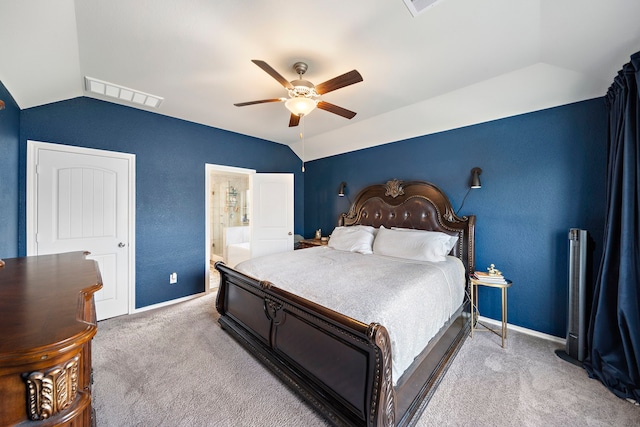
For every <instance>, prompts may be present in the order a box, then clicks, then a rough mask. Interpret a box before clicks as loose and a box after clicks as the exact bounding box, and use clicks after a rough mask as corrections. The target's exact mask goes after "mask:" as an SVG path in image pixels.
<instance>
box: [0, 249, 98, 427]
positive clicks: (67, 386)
mask: <svg viewBox="0 0 640 427" xmlns="http://www.w3.org/2000/svg"><path fill="white" fill-rule="evenodd" d="M85 256H86V253H84V252H71V253H66V254H59V255H43V256H33V257H24V258H12V259H5V260H4V261H5V263H6V264H5V266H4V267H0V426H14V425H19V426H54V425H55V426H58V425H60V426H69V427H70V426H74V427H79V426H90V425H91V424H92V422H93V420H92V409H91V340H92V338H93V336H94V335H95V334H96V331H97V323H96V310H95V304H94V301H93V294H94V293H95V292H96V291H98V290H99V289H100V288H102V279H101V277H100V272H99V270H98V265H97V263H96V262H95V261H92V260H87V259H86V258H85Z"/></svg>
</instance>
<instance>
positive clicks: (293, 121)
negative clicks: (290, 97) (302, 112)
mask: <svg viewBox="0 0 640 427" xmlns="http://www.w3.org/2000/svg"><path fill="white" fill-rule="evenodd" d="M299 123H300V116H297V115H295V114H293V113H291V117H289V127H290V128H292V127H294V126H298V124H299Z"/></svg>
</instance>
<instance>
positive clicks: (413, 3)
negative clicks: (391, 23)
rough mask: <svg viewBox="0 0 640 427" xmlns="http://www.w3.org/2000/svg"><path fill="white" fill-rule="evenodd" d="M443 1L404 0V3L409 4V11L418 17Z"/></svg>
mask: <svg viewBox="0 0 640 427" xmlns="http://www.w3.org/2000/svg"><path fill="white" fill-rule="evenodd" d="M441 1H443V0H404V4H406V5H407V8H408V9H409V12H411V14H412V15H413V16H414V17H416V16H418V15H419V14H421V13H422V12H424V11H425V10H427V9H429V8H430V7H432V6H435V5H436V4H437V3H440V2H441Z"/></svg>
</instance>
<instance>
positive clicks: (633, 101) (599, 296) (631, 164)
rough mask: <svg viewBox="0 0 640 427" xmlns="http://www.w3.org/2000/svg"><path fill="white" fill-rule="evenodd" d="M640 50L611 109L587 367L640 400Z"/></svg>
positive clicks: (620, 80) (613, 91)
mask: <svg viewBox="0 0 640 427" xmlns="http://www.w3.org/2000/svg"><path fill="white" fill-rule="evenodd" d="M639 83H640V52H638V53H636V54H634V55H632V56H631V61H630V62H629V63H628V64H626V65H625V66H624V67H623V68H622V70H621V71H620V72H619V73H618V76H617V77H616V78H615V80H614V82H613V84H612V85H611V87H610V88H609V91H608V93H607V96H606V103H607V107H608V110H609V136H608V153H607V157H608V159H607V211H606V216H605V230H604V242H603V255H602V260H601V262H600V269H599V272H598V277H597V279H596V284H595V289H594V296H593V310H592V312H591V318H590V322H589V334H588V341H587V342H588V348H587V351H588V353H587V358H586V360H585V364H584V366H585V368H586V370H587V372H588V373H589V376H590V377H592V378H598V379H599V380H600V381H602V383H603V384H604V385H605V386H607V388H609V390H611V391H612V392H613V393H615V394H616V395H617V396H619V397H621V398H626V399H633V400H635V401H636V402H640V250H639V248H640V214H639V211H640V210H639V202H638V193H639V192H640V133H639V128H640V91H639V88H638V86H639V85H638V84H639Z"/></svg>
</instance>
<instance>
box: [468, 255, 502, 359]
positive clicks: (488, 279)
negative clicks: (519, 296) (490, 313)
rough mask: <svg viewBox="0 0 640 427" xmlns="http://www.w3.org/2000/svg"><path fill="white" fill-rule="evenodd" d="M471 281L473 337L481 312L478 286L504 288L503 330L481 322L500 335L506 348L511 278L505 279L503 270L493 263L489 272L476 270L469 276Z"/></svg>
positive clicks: (486, 327)
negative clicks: (508, 293)
mask: <svg viewBox="0 0 640 427" xmlns="http://www.w3.org/2000/svg"><path fill="white" fill-rule="evenodd" d="M469 281H470V282H471V283H470V286H469V288H470V291H471V292H470V294H471V295H470V300H471V337H472V338H473V332H474V330H476V323H480V322H479V321H478V317H479V315H480V312H479V310H478V303H477V299H478V297H477V295H478V289H477V287H478V286H487V287H491V288H500V289H501V290H502V319H501V326H502V328H501V331H500V332H498V331H496V330H494V329H491V328H489V327H488V326H487V325H485V324H483V323H480V324H481V325H482V326H484V328H485V329H486V330H487V331H489V332H493V333H494V334H496V335H498V336H499V337H501V339H502V348H504V340H505V339H507V289H508V288H509V287H511V284H512V282H511V280H508V279H505V277H504V276H503V275H502V272H501V271H500V270H498V269H496V266H495V264H491V265H490V266H489V267H488V268H487V272H486V273H485V272H482V271H475V272H474V273H473V274H471V275H470V276H469Z"/></svg>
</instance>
